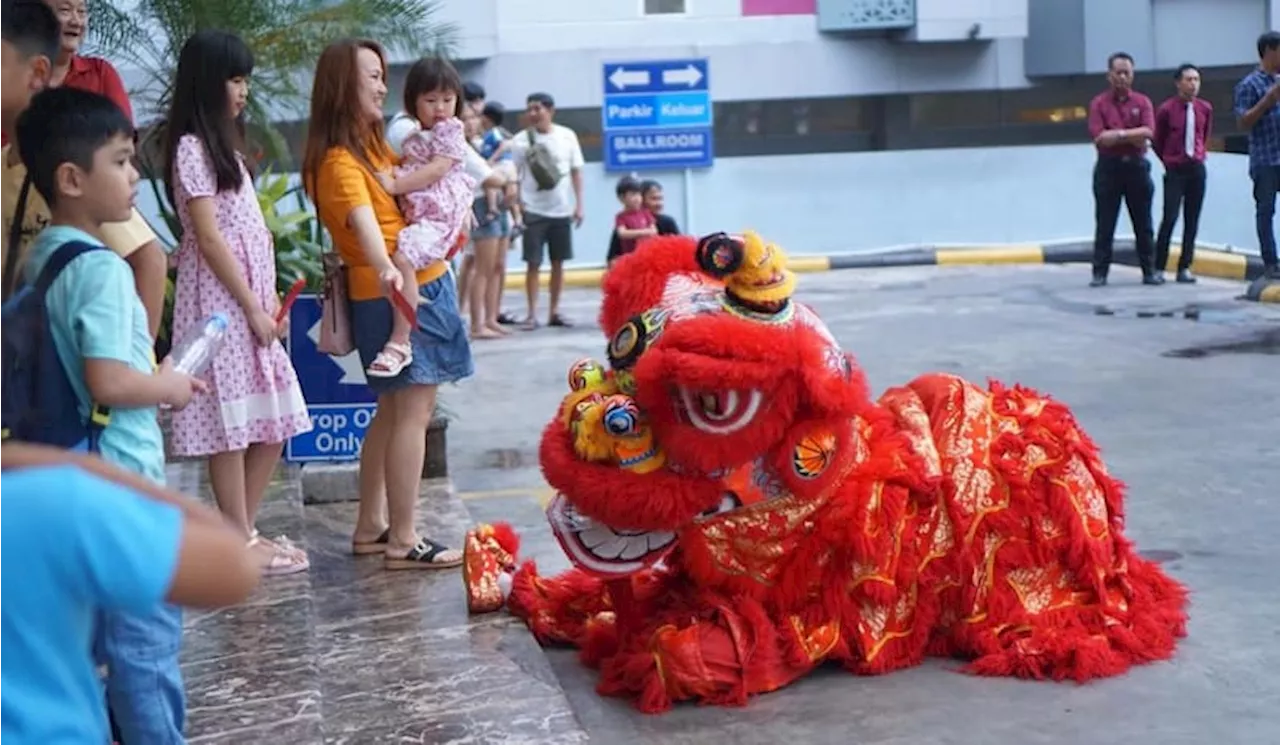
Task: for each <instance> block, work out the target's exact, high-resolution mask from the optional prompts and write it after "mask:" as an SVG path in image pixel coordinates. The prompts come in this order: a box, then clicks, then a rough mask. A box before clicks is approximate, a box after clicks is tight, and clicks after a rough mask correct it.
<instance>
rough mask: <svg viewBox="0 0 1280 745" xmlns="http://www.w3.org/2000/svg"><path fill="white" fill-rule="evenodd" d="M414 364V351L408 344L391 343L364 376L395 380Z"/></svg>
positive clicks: (380, 353)
mask: <svg viewBox="0 0 1280 745" xmlns="http://www.w3.org/2000/svg"><path fill="white" fill-rule="evenodd" d="M412 362H413V349H412V348H410V347H409V345H408V344H398V343H396V342H393V341H389V342H387V343H386V345H384V346H383V347H382V351H381V352H378V356H377V357H374V358H373V362H372V363H371V364H370V365H369V367H368V368H367V369H365V371H364V374H365V375H367V376H369V377H371V378H394V377H396V376H397V375H399V374H400V373H402V372H404V369H405V368H406V367H408V366H409V365H410V363H412Z"/></svg>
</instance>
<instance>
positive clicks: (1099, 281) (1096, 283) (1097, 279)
mask: <svg viewBox="0 0 1280 745" xmlns="http://www.w3.org/2000/svg"><path fill="white" fill-rule="evenodd" d="M1089 286H1090V287H1106V286H1107V277H1106V275H1105V274H1095V275H1093V281H1092V282H1090V283H1089Z"/></svg>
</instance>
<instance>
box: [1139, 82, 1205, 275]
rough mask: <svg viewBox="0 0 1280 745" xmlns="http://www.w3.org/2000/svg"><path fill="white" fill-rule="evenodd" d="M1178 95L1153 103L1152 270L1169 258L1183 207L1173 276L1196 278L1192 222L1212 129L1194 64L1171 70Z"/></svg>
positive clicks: (1195, 225) (1162, 266) (1194, 223)
mask: <svg viewBox="0 0 1280 745" xmlns="http://www.w3.org/2000/svg"><path fill="white" fill-rule="evenodd" d="M1174 79H1175V80H1176V81H1177V86H1178V95H1176V96H1173V97H1171V98H1169V99H1168V100H1166V101H1165V102H1164V103H1162V104H1160V108H1158V109H1156V131H1155V136H1153V137H1152V138H1151V147H1152V149H1154V150H1155V151H1156V157H1157V158H1159V159H1160V162H1161V163H1163V164H1164V217H1163V218H1162V219H1161V220H1160V233H1159V236H1158V237H1157V238H1156V263H1155V271H1156V273H1157V274H1159V275H1161V276H1163V274H1164V270H1165V267H1166V265H1167V264H1168V263H1169V242H1170V240H1172V238H1173V226H1174V224H1175V223H1177V222H1178V208H1179V207H1182V209H1183V222H1182V255H1181V256H1180V257H1179V258H1178V281H1179V282H1183V283H1187V284H1190V283H1192V282H1195V281H1196V278H1195V277H1194V276H1193V275H1192V274H1191V261H1192V259H1193V258H1195V254H1196V228H1198V227H1199V225H1200V208H1201V207H1202V206H1203V205H1204V187H1205V176H1206V174H1205V168H1204V159H1205V143H1206V142H1207V141H1208V140H1209V137H1210V135H1211V134H1212V133H1213V105H1212V104H1210V103H1209V102H1208V101H1206V100H1204V99H1202V98H1200V97H1199V93H1200V70H1199V69H1198V68H1197V67H1196V66H1195V65H1183V66H1181V67H1179V68H1178V71H1177V72H1176V73H1174Z"/></svg>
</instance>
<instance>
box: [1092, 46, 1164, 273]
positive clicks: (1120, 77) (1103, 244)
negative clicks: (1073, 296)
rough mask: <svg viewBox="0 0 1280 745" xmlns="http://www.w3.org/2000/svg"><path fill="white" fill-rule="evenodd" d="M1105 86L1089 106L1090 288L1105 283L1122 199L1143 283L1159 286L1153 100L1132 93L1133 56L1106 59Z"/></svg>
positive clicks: (1117, 53)
mask: <svg viewBox="0 0 1280 745" xmlns="http://www.w3.org/2000/svg"><path fill="white" fill-rule="evenodd" d="M1107 81H1108V82H1109V83H1110V84H1111V89H1110V90H1108V91H1106V92H1105V93H1100V94H1098V95H1097V96H1095V97H1094V99H1093V100H1092V101H1090V102H1089V136H1090V137H1092V138H1093V144H1094V145H1095V146H1096V147H1097V149H1098V163H1097V165H1095V166H1094V168H1093V201H1094V217H1095V220H1096V227H1095V232H1094V235H1093V281H1092V282H1090V283H1089V286H1090V287H1102V286H1103V285H1105V284H1106V283H1107V273H1108V271H1110V269H1111V249H1112V244H1113V243H1114V242H1115V234H1116V222H1117V221H1118V220H1119V219H1120V202H1121V200H1123V201H1124V204H1125V206H1126V207H1127V208H1128V210H1129V220H1130V222H1132V223H1133V233H1134V238H1135V243H1136V248H1137V252H1138V263H1139V264H1140V265H1141V267H1142V283H1143V284H1147V285H1158V284H1161V283H1162V282H1164V278H1163V277H1161V276H1160V275H1158V274H1156V272H1155V270H1154V268H1153V266H1154V264H1153V262H1154V259H1155V257H1154V256H1153V245H1152V244H1153V243H1154V236H1153V235H1152V230H1151V199H1152V197H1153V196H1154V194H1155V184H1154V183H1152V181H1151V162H1150V161H1148V160H1147V141H1148V140H1150V139H1151V137H1152V136H1153V135H1154V134H1155V110H1154V109H1153V107H1152V106H1151V99H1149V98H1147V97H1146V96H1144V95H1142V94H1141V93H1139V92H1137V91H1135V90H1133V57H1131V56H1129V55H1128V54H1126V53H1124V52H1116V53H1115V54H1113V55H1111V57H1110V58H1108V59H1107Z"/></svg>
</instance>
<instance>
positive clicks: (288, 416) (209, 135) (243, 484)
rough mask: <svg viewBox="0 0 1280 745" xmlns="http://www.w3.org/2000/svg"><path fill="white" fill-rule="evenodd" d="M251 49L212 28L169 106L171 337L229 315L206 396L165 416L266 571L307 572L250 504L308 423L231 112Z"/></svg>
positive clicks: (267, 237) (201, 36)
mask: <svg viewBox="0 0 1280 745" xmlns="http://www.w3.org/2000/svg"><path fill="white" fill-rule="evenodd" d="M252 70H253V55H252V53H251V52H250V51H249V49H248V47H247V46H246V45H245V44H244V42H243V41H241V40H240V39H239V37H236V36H234V35H232V34H227V33H225V32H221V31H200V32H198V33H196V34H195V35H194V36H192V37H191V38H190V39H189V40H188V41H187V43H186V45H185V46H184V47H183V48H182V53H181V55H180V57H179V60H178V71H177V76H176V80H175V81H174V87H173V91H174V93H173V104H172V107H171V109H170V111H169V119H168V141H167V143H166V148H165V156H166V165H167V168H166V176H167V178H166V180H165V186H166V191H167V192H168V195H169V201H170V202H171V203H172V204H173V205H174V206H175V207H176V209H177V212H178V218H179V220H180V221H181V223H182V244H181V245H180V246H179V248H178V251H177V254H176V256H177V263H178V277H177V281H176V287H175V293H174V307H173V337H174V339H175V340H178V339H181V338H182V337H183V336H184V335H185V334H188V333H190V332H191V330H192V329H194V328H196V327H197V325H198V324H199V322H200V321H201V320H202V319H204V318H206V317H207V316H209V315H210V314H212V313H216V312H221V313H224V314H226V316H227V318H228V319H229V320H230V325H229V327H228V330H227V336H226V341H225V343H224V346H223V348H222V350H221V351H220V352H219V353H218V355H217V356H216V357H215V358H214V359H213V362H212V364H211V365H210V367H209V369H208V371H207V372H206V373H205V377H206V379H207V381H208V383H209V387H210V390H209V392H208V393H206V394H203V395H198V396H197V397H196V398H195V399H194V400H193V401H192V402H191V405H190V406H188V407H186V408H185V409H182V410H181V411H175V412H174V413H173V433H172V435H173V437H172V447H173V450H174V452H175V454H177V455H186V456H207V457H208V458H209V481H210V484H211V486H212V487H213V494H214V497H215V499H216V500H217V502H218V508H219V509H220V510H221V511H222V513H223V514H224V515H226V517H227V518H228V519H229V520H231V522H232V523H234V524H235V525H237V526H239V527H240V529H241V530H243V531H244V533H245V540H246V541H248V542H249V543H250V545H253V546H256V547H257V548H258V549H259V550H260V551H261V553H262V561H263V565H264V567H265V570H266V571H267V572H268V573H271V574H288V573H292V572H299V571H303V570H305V569H307V567H308V566H309V563H308V561H307V557H306V555H305V554H304V553H302V552H301V551H300V550H298V549H296V548H295V547H293V546H292V544H290V543H289V541H288V539H287V538H278V539H276V540H273V541H268V540H266V539H263V538H260V537H259V536H258V533H257V530H255V529H254V521H255V518H256V516H257V512H258V506H259V505H260V504H261V503H262V498H263V495H264V494H265V492H266V489H267V485H268V483H270V481H271V476H272V474H273V473H274V471H275V468H276V464H277V463H278V462H279V461H280V452H281V450H282V448H283V447H284V442H285V440H287V439H289V438H290V437H292V436H293V435H296V434H299V433H302V432H306V431H308V430H310V429H311V419H310V417H309V416H308V415H307V406H306V402H305V401H303V399H302V391H301V388H300V387H299V385H298V377H297V375H296V374H295V373H294V370H293V364H292V363H291V362H290V361H289V355H288V353H286V352H285V349H284V347H283V346H282V345H281V343H280V337H281V335H282V334H283V333H284V324H277V323H276V313H277V311H278V310H279V307H280V297H279V295H278V294H277V290H276V270H275V247H274V245H273V241H272V237H271V233H270V231H268V230H267V226H266V222H265V221H264V219H263V217H262V210H261V208H259V206H258V198H257V194H256V192H255V191H254V187H253V178H252V176H251V175H250V174H249V171H248V169H246V168H245V165H244V159H243V157H242V156H241V154H240V146H241V143H242V138H241V132H242V131H243V126H242V124H241V122H242V120H241V118H240V117H241V114H242V112H243V111H244V107H245V101H246V96H247V95H248V77H249V73H250V72H251V71H252Z"/></svg>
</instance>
